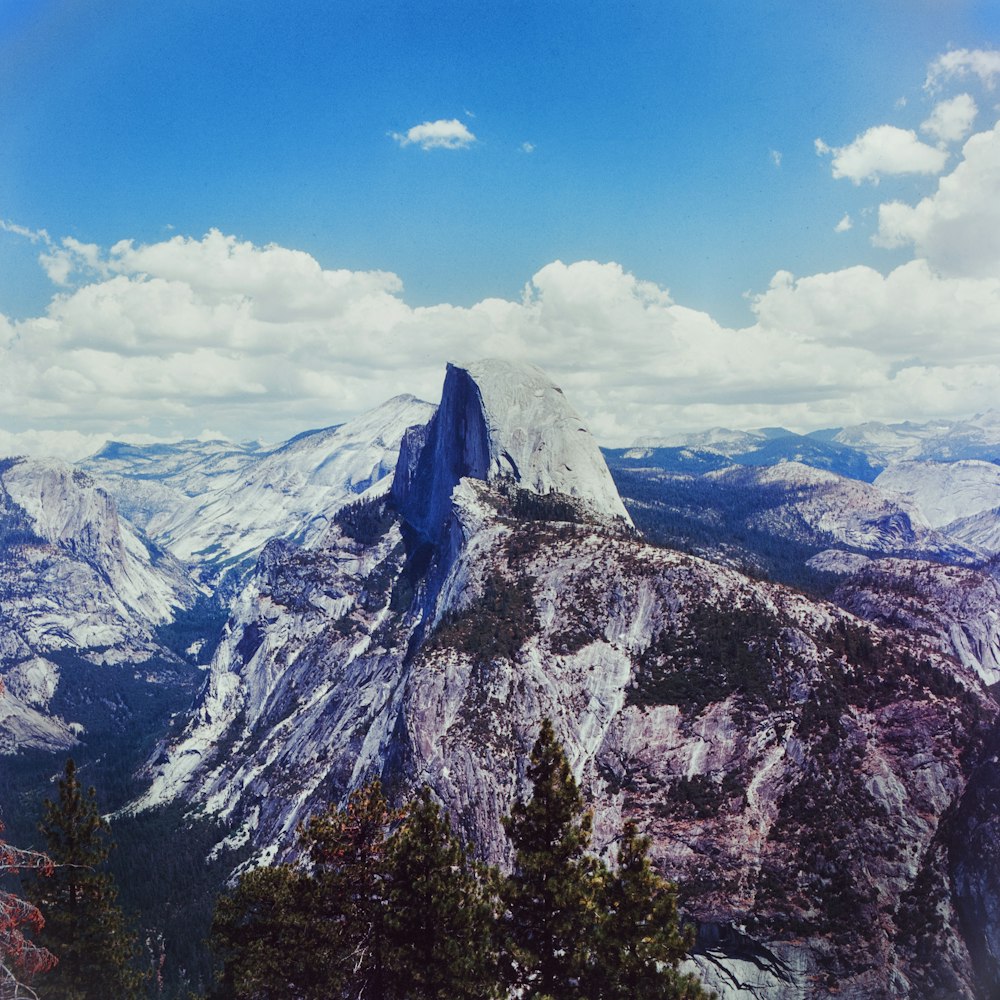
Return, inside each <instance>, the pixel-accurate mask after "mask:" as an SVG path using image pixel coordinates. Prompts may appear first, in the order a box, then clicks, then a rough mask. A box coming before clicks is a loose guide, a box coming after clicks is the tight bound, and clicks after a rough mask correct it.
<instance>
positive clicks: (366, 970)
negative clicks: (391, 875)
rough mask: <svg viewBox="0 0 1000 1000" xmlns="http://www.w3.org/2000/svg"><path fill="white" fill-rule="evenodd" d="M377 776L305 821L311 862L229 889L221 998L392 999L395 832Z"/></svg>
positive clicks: (219, 927) (218, 933) (218, 925)
mask: <svg viewBox="0 0 1000 1000" xmlns="http://www.w3.org/2000/svg"><path fill="white" fill-rule="evenodd" d="M397 819H398V814H396V813H394V812H393V811H391V810H390V809H389V807H388V805H387V804H386V801H385V797H384V796H383V795H382V790H381V787H380V786H379V784H378V782H374V783H372V784H370V785H366V786H365V787H363V788H360V789H358V790H357V791H355V792H354V793H353V794H352V795H351V796H350V798H349V799H348V802H347V805H346V806H344V807H343V808H339V807H337V806H333V805H331V806H329V807H328V808H327V809H326V810H325V811H324V812H322V813H320V814H319V815H317V816H313V817H312V818H311V819H310V820H309V822H308V823H306V824H305V825H303V826H300V827H299V845H300V847H301V848H302V849H303V852H304V854H305V857H306V858H307V859H308V861H307V862H305V861H300V862H297V863H293V864H284V865H277V866H275V867H272V868H258V869H254V870H253V871H250V872H248V873H247V874H246V875H244V876H243V877H242V878H241V879H240V881H239V884H238V885H237V887H236V888H235V889H234V890H233V892H232V893H230V894H229V895H227V896H224V897H223V898H222V899H221V900H220V901H219V905H218V907H217V909H216V914H215V920H214V922H213V925H212V940H213V946H214V948H215V949H216V951H217V952H218V953H219V954H220V956H221V957H222V959H223V971H222V978H221V980H220V982H219V984H218V986H217V988H216V990H215V992H214V993H213V994H212V996H213V997H218V998H219V1000H231V998H235V1000H240V998H248V1000H249V998H253V1000H291V998H296V1000H334V998H337V997H363V998H372V1000H383V998H384V997H385V995H386V992H385V981H386V969H385V964H386V963H385V929H384V921H385V908H384V906H383V892H384V882H385V846H386V844H385V841H386V831H387V829H388V827H389V826H390V825H392V824H393V823H394V822H396V821H397Z"/></svg>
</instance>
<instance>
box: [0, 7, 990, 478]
mask: <svg viewBox="0 0 1000 1000" xmlns="http://www.w3.org/2000/svg"><path fill="white" fill-rule="evenodd" d="M488 356H499V357H508V358H516V359H520V360H524V361H528V362H531V363H534V364H536V365H538V366H540V367H541V368H542V369H543V370H545V371H546V372H547V373H548V374H549V375H550V376H551V377H552V378H553V379H554V380H555V381H556V382H557V383H558V384H560V385H561V386H562V387H563V389H564V391H565V392H566V395H567V397H568V398H569V400H570V402H571V403H572V404H573V405H574V406H575V407H576V408H577V409H578V410H579V411H580V413H581V414H582V415H583V417H584V419H585V421H586V422H587V424H588V426H589V427H590V428H591V430H592V431H593V432H594V433H595V435H596V436H597V437H598V440H599V441H601V443H603V444H608V445H622V444H628V443H631V442H632V441H634V440H636V439H637V438H646V437H650V436H652V437H655V436H669V435H673V434H675V433H677V432H678V431H686V430H692V431H693V430H698V429H704V428H707V427H711V426H728V427H742V428H746V427H756V426H773V425H779V424H780V425H784V426H787V427H790V428H792V429H795V430H800V431H808V430H812V429H816V428H819V427H833V426H843V425H848V424H853V423H858V422H862V421H866V420H889V421H891V420H902V419H914V420H924V419H933V418H938V417H944V418H961V417H967V416H970V415H972V414H973V413H976V412H979V411H982V410H985V409H987V408H989V407H991V406H994V405H997V404H998V403H1000V5H998V4H997V3H996V2H995V0H988V2H974V0H969V2H964V0H876V2H873V0H864V2H859V0H837V2H833V0H817V2H815V3H808V4H788V3H778V2H762V0H738V2H737V0H684V2H680V0H672V2H667V0H637V2H623V0H618V2H615V3H610V2H608V3H603V2H602V3H598V2H587V0H564V2H549V0H534V2H522V0H508V2H505V3H502V4H499V3H496V2H495V0H490V2H486V0H463V2H462V3H455V2H454V0H422V2H420V3H409V2H394V3H386V2H379V0H363V2H354V0H323V2H319V0H300V2H298V3H296V4H276V3H274V2H273V0H272V2H264V0H238V2H237V0H211V2H210V0H171V2H170V3H167V4H152V3H146V2H140V0H88V3H86V4H80V3H79V2H78V0H3V3H0V454H4V453H6V454H12V453H22V452H24V453H34V454H54V455H57V456H60V457H64V458H70V459H73V458H78V457H82V456H83V455H85V454H88V453H90V452H92V451H94V450H95V449H96V448H97V447H99V446H100V445H101V444H102V443H103V441H104V440H106V439H108V438H115V439H124V440H133V441H145V440H163V439H176V438H178V437H182V436H183V437H196V436H227V437H230V438H233V439H236V440H244V439H251V438H256V439H262V440H265V441H271V442H275V441H279V440H282V439H284V438H287V437H289V436H291V435H293V434H295V433H298V432H299V431H302V430H304V429H307V428H313V427H320V426H327V425H330V424H334V423H337V422H340V421H342V420H344V419H347V418H349V417H350V416H352V415H354V414H357V413H359V412H361V411H363V410H365V409H368V408H370V407H372V406H374V405H376V404H378V403H379V402H381V401H382V400H384V399H386V398H388V397H390V396H392V395H394V394H396V393H400V392H411V393H413V394H415V395H418V396H421V397H423V398H425V399H429V400H431V401H436V399H437V398H438V396H439V393H440V386H441V383H442V380H443V374H444V366H445V364H446V362H448V361H457V362H459V363H461V362H462V361H468V360H473V359H475V358H478V357H488Z"/></svg>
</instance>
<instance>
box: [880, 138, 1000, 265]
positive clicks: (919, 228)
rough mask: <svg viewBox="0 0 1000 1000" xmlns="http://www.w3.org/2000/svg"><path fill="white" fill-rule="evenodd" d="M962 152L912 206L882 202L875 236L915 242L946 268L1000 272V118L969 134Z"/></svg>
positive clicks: (890, 242) (884, 241)
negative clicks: (951, 167) (929, 191)
mask: <svg viewBox="0 0 1000 1000" xmlns="http://www.w3.org/2000/svg"><path fill="white" fill-rule="evenodd" d="M962 154H963V158H962V161H961V162H960V163H959V164H958V166H957V167H956V168H955V169H954V170H953V171H952V172H951V173H950V174H948V175H946V176H944V177H942V178H941V179H940V181H939V182H938V187H937V191H936V192H935V193H934V194H933V195H930V196H928V197H926V198H924V199H922V200H921V201H920V202H918V203H917V204H916V205H913V206H911V205H907V204H904V203H902V202H899V201H893V202H889V203H887V204H883V205H881V206H880V207H879V228H878V233H877V234H876V237H875V242H876V244H877V245H879V246H884V247H901V246H908V245H912V246H913V248H914V250H915V251H916V252H917V254H918V255H920V256H922V257H926V258H927V259H928V261H930V263H931V265H932V266H933V267H935V268H936V269H937V270H939V271H941V272H942V273H945V274H953V275H962V276H972V277H991V276H995V275H998V274H1000V122H998V123H997V124H996V125H995V126H994V127H993V128H992V129H991V130H990V131H987V132H979V133H977V134H976V135H973V136H972V137H971V138H969V140H968V141H967V142H966V143H965V146H964V147H963V150H962Z"/></svg>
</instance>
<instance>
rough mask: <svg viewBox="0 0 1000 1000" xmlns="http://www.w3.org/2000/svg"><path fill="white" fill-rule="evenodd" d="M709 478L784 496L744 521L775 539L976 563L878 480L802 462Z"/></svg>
mask: <svg viewBox="0 0 1000 1000" xmlns="http://www.w3.org/2000/svg"><path fill="white" fill-rule="evenodd" d="M998 471H1000V470H998ZM709 478H712V479H714V480H716V481H719V482H724V483H725V484H726V485H727V486H729V487H730V488H732V487H736V488H738V489H740V490H745V491H747V492H751V491H765V490H768V489H771V490H772V491H775V492H776V491H782V492H783V493H784V496H783V497H781V502H779V503H777V504H772V505H769V506H768V507H767V508H766V509H763V510H759V511H756V512H754V513H752V514H750V516H749V517H748V518H747V520H746V524H747V526H748V527H750V528H755V529H758V530H764V531H767V532H768V533H769V534H771V535H774V536H778V537H782V538H787V539H790V540H791V539H794V540H798V541H801V542H804V543H807V544H808V543H813V544H816V543H819V542H822V540H823V539H824V538H825V539H829V540H832V541H833V542H835V543H839V544H840V545H844V546H847V547H849V548H853V549H858V550H861V551H863V552H875V553H890V552H897V553H911V554H920V555H923V556H924V557H930V558H938V559H941V558H943V559H947V560H948V561H949V562H956V561H957V562H961V561H973V560H974V559H975V558H976V554H975V553H974V552H972V551H970V550H963V549H962V548H961V547H959V546H957V545H955V544H954V543H952V542H950V541H949V540H948V539H947V538H946V537H945V536H944V535H943V534H941V533H939V532H936V531H934V530H933V528H932V526H931V523H930V522H929V521H928V520H927V519H926V518H925V517H924V515H923V512H922V510H921V509H920V508H919V507H918V506H917V505H916V504H914V503H912V502H910V501H909V498H908V497H906V496H905V495H895V494H892V493H888V492H887V491H886V490H885V489H883V488H882V487H881V484H880V482H879V481H878V480H876V483H875V484H874V485H870V484H868V483H864V482H859V481H858V480H855V479H851V478H847V477H844V476H838V475H836V474H835V473H832V472H823V471H821V470H818V469H816V468H814V467H812V466H809V465H803V464H800V463H798V462H782V463H780V464H778V465H772V466H766V467H762V468H758V469H743V468H732V469H725V470H721V471H720V472H717V473H711V474H710V476H709ZM779 496H780V493H779Z"/></svg>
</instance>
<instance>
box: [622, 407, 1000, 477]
mask: <svg viewBox="0 0 1000 1000" xmlns="http://www.w3.org/2000/svg"><path fill="white" fill-rule="evenodd" d="M657 453H660V454H657ZM683 453H689V455H697V456H699V461H702V462H706V461H711V460H713V458H714V460H715V461H718V460H719V459H720V458H725V459H728V460H729V461H730V462H731V463H733V464H738V465H773V464H775V463H777V462H781V461H792V462H801V463H803V464H805V465H812V466H814V467H815V468H818V469H828V470H829V471H831V472H836V473H838V474H840V475H842V476H849V477H851V478H852V479H863V480H865V481H866V482H871V481H872V480H873V479H874V478H875V477H876V476H877V475H878V473H879V472H880V471H881V470H882V469H884V468H885V467H886V466H888V465H893V464H895V463H897V462H908V461H929V462H956V461H960V460H963V459H978V460H982V461H986V462H997V461H1000V410H988V411H987V412H985V413H980V414H977V415H976V416H974V417H971V418H970V419H968V420H933V421H928V422H926V423H916V422H914V421H905V422H902V423H894V424H885V423H879V422H878V421H870V422H868V423H863V424H855V425H853V426H850V427H833V428H826V429H823V430H818V431H812V432H810V433H809V434H796V433H795V432H793V431H789V430H786V429H785V428H783V427H762V428H757V429H755V430H749V431H740V430H732V429H730V428H725V427H714V428H712V429H710V430H707V431H696V432H692V433H680V434H671V435H665V436H660V437H644V438H640V439H638V440H637V441H636V442H635V444H634V445H633V446H632V447H631V448H623V449H614V451H613V454H614V456H615V460H616V461H620V462H623V463H632V467H638V464H639V463H642V462H643V460H644V459H646V460H651V461H649V462H648V463H647V464H650V465H656V466H658V467H661V468H668V469H671V470H672V471H693V470H690V468H688V469H685V468H683V467H682V465H681V464H663V465H660V463H661V462H667V463H681V462H683V461H684V459H685V456H684V454H683ZM709 456H712V458H710V457H709ZM698 471H708V470H707V469H701V470H698Z"/></svg>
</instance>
